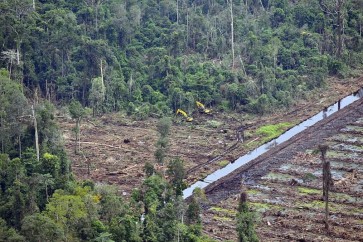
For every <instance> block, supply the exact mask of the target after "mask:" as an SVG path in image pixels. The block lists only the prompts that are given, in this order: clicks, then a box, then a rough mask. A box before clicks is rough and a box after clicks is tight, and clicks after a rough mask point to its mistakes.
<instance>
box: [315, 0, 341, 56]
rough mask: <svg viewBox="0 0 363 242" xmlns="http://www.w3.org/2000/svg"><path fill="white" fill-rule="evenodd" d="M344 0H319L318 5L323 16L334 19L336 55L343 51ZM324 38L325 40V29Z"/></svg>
mask: <svg viewBox="0 0 363 242" xmlns="http://www.w3.org/2000/svg"><path fill="white" fill-rule="evenodd" d="M345 4H346V0H334V1H332V0H319V5H320V8H321V10H322V11H323V13H324V15H325V16H332V18H333V20H334V21H335V25H336V26H337V28H336V34H337V40H336V56H337V57H340V56H341V54H342V52H343V42H344V40H343V34H344V7H345ZM323 31H324V33H323V35H324V40H325V37H326V36H325V30H323Z"/></svg>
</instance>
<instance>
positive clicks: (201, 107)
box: [195, 101, 212, 114]
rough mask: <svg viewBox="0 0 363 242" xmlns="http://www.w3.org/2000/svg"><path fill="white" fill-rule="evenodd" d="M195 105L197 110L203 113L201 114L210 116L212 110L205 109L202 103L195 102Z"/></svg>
mask: <svg viewBox="0 0 363 242" xmlns="http://www.w3.org/2000/svg"><path fill="white" fill-rule="evenodd" d="M195 103H196V104H197V106H198V108H199V109H200V110H202V111H203V113H207V114H210V113H211V112H212V110H210V109H208V108H205V106H204V104H203V103H201V102H198V101H196V102H195Z"/></svg>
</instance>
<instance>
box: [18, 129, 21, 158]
mask: <svg viewBox="0 0 363 242" xmlns="http://www.w3.org/2000/svg"><path fill="white" fill-rule="evenodd" d="M18 143H19V158H21V134H19V135H18Z"/></svg>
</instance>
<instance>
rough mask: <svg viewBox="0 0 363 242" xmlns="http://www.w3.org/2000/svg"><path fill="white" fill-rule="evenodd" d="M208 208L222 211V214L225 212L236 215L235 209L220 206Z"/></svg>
mask: <svg viewBox="0 0 363 242" xmlns="http://www.w3.org/2000/svg"><path fill="white" fill-rule="evenodd" d="M209 210H211V211H215V212H218V213H223V214H226V215H229V216H236V214H237V211H234V210H230V209H225V208H221V207H211V208H210V209H209Z"/></svg>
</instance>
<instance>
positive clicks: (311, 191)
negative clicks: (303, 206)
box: [297, 187, 322, 195]
mask: <svg viewBox="0 0 363 242" xmlns="http://www.w3.org/2000/svg"><path fill="white" fill-rule="evenodd" d="M297 190H298V192H299V193H302V194H308V195H310V194H322V192H321V190H318V189H313V188H307V187H298V188H297Z"/></svg>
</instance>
